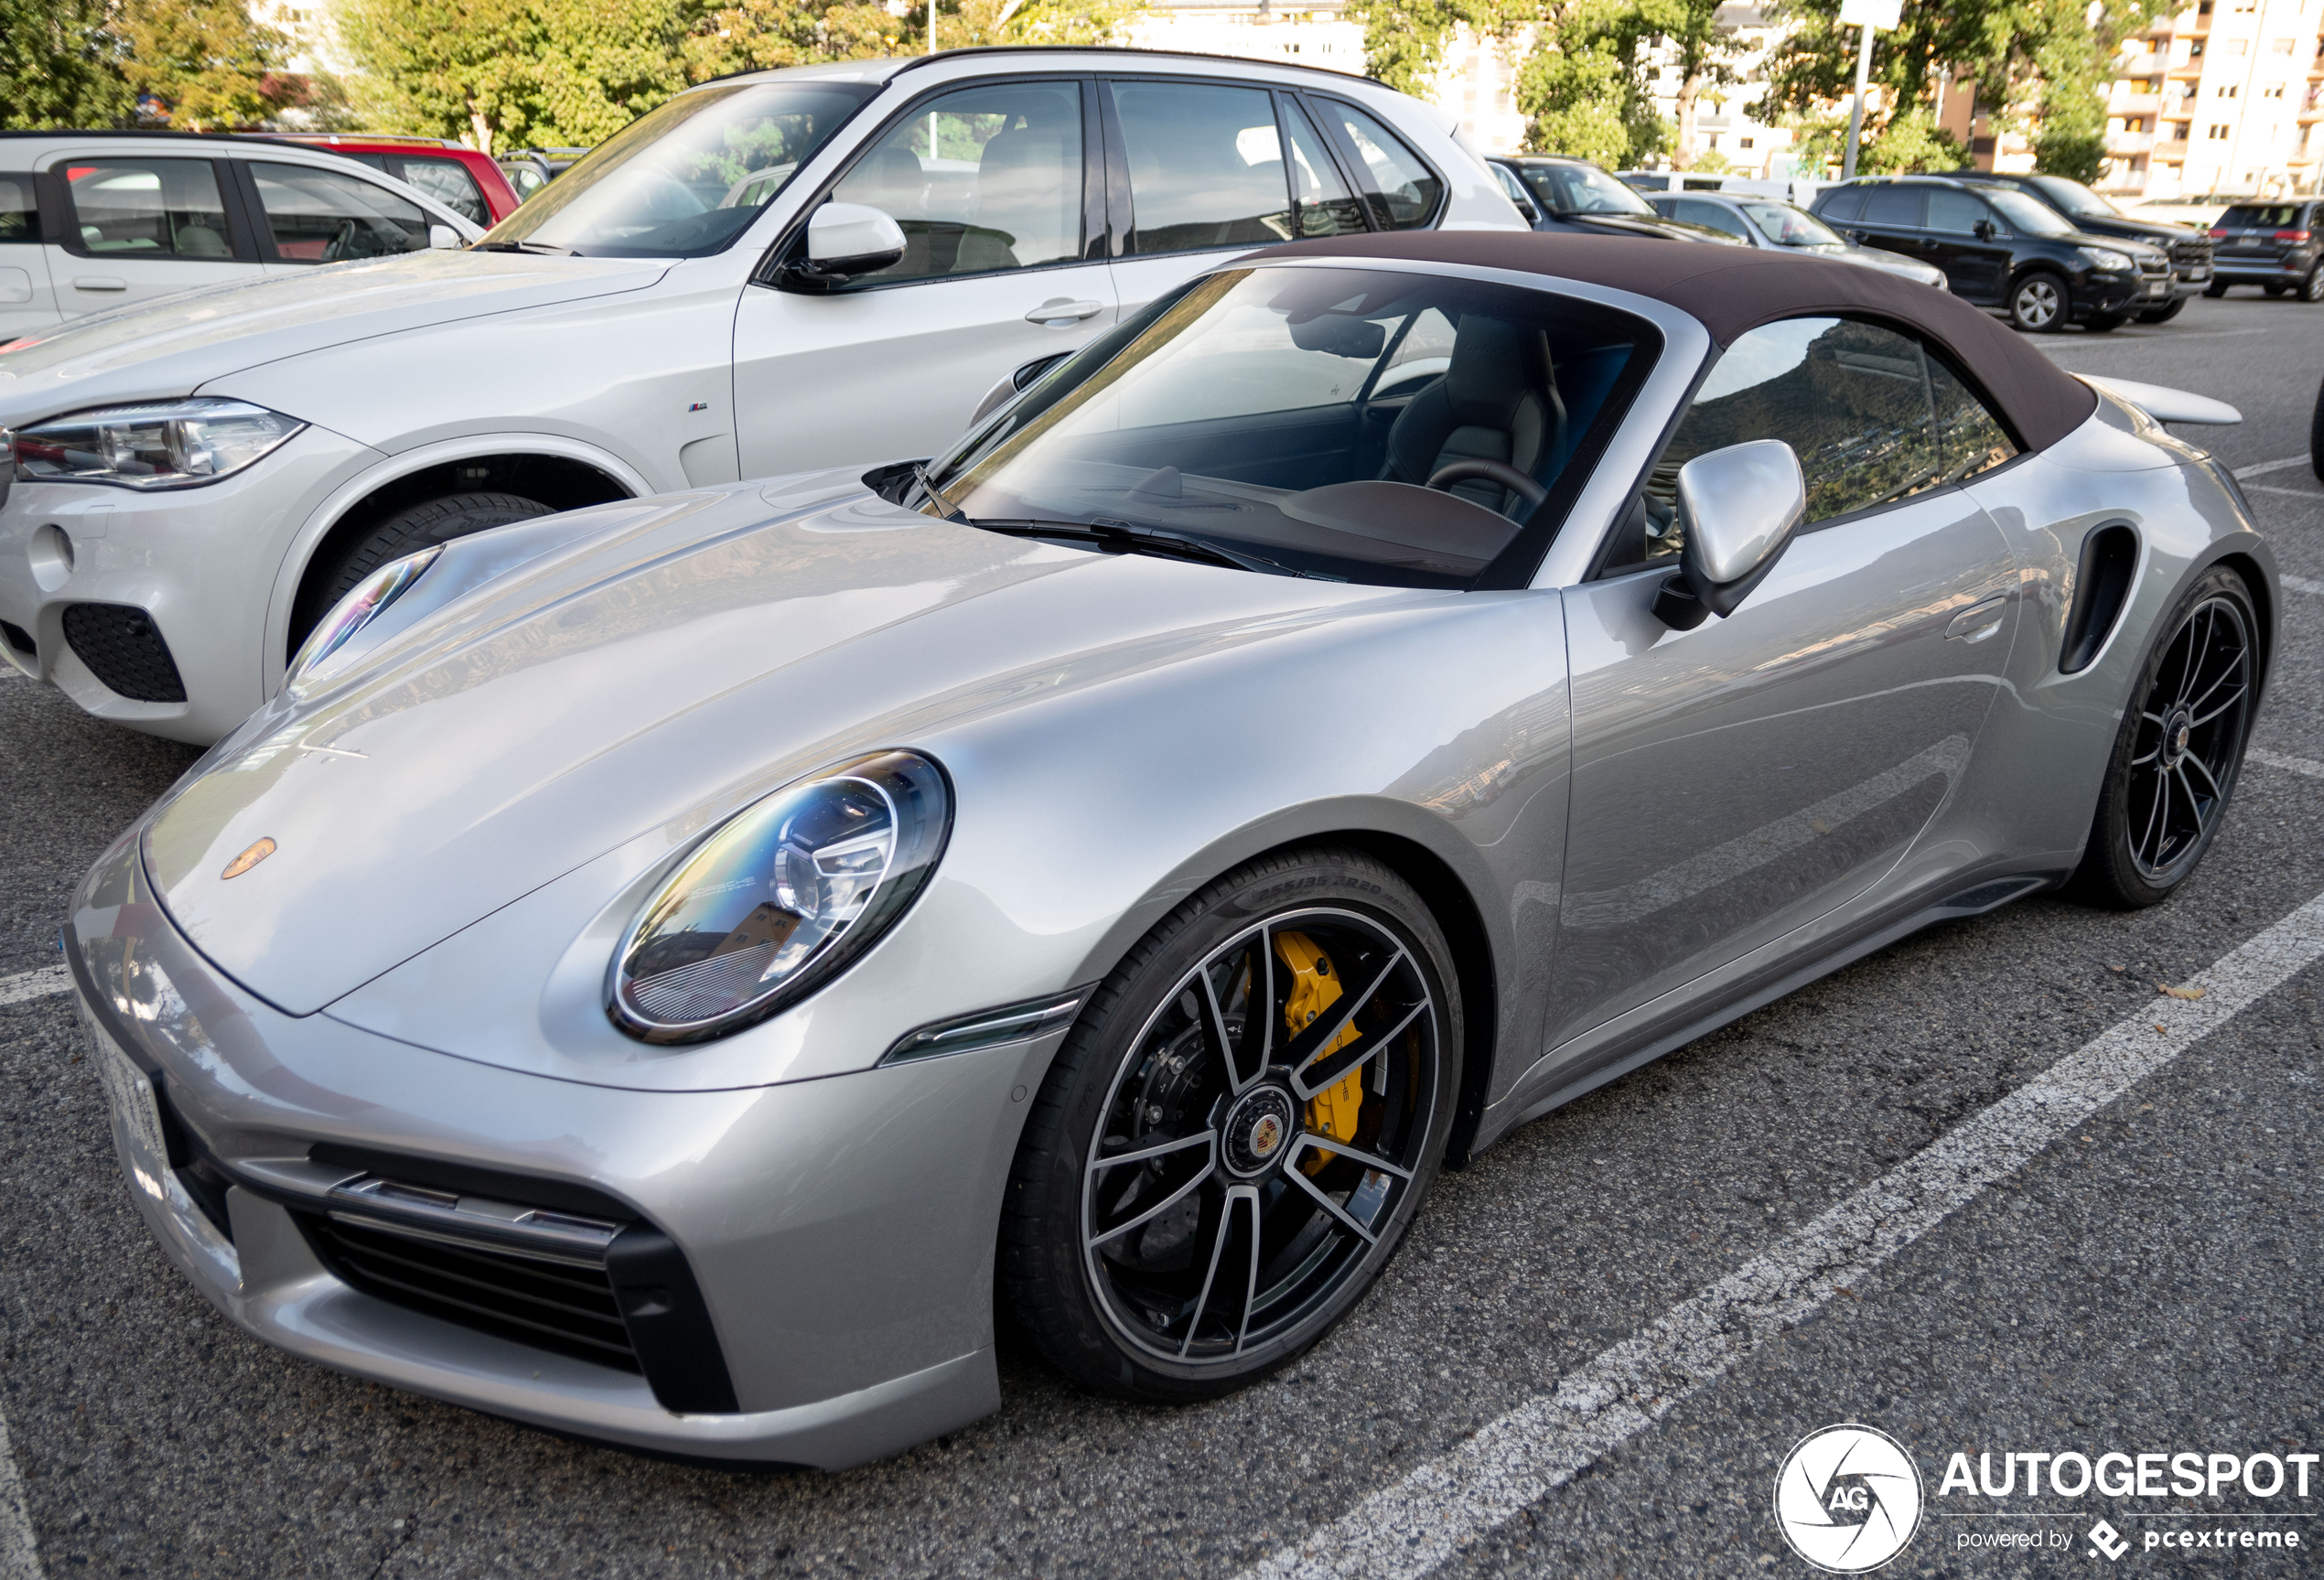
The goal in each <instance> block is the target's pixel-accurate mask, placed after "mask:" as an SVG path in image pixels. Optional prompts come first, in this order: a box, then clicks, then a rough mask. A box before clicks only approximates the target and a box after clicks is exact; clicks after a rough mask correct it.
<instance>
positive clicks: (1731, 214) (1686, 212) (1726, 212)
mask: <svg viewBox="0 0 2324 1580" xmlns="http://www.w3.org/2000/svg"><path fill="white" fill-rule="evenodd" d="M1678 217H1679V218H1680V219H1682V220H1686V221H1687V222H1688V223H1689V224H1694V225H1708V226H1709V227H1710V228H1711V229H1712V230H1714V231H1726V232H1727V234H1728V235H1730V236H1736V237H1740V238H1741V239H1742V240H1744V241H1746V242H1748V241H1749V240H1750V239H1751V234H1750V232H1749V231H1746V230H1744V229H1743V217H1742V216H1741V215H1740V214H1738V213H1737V212H1735V210H1732V209H1728V208H1726V207H1724V206H1722V205H1720V204H1717V203H1705V202H1704V201H1703V200H1702V199H1700V198H1695V199H1686V198H1682V199H1679V204H1678Z"/></svg>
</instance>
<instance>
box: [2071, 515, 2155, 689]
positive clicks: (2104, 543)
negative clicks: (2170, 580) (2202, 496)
mask: <svg viewBox="0 0 2324 1580" xmlns="http://www.w3.org/2000/svg"><path fill="white" fill-rule="evenodd" d="M2137 565H2138V534H2137V533H2136V532H2132V531H2131V530H2130V529H2129V528H2128V527H2126V526H2124V525H2122V524H2121V523H2120V522H2116V523H2115V524H2114V525H2113V526H2107V527H2100V528H2099V529H2098V530H2097V531H2096V532H2092V533H2091V534H2090V535H2089V536H2088V537H2086V538H2084V539H2083V540H2082V564H2081V565H2080V566H2079V567H2078V568H2077V569H2076V570H2075V572H2074V602H2073V607H2071V608H2070V609H2068V610H2067V611H2066V636H2065V640H2064V641H2063V643H2061V644H2060V648H2059V652H2058V672H2060V674H2069V675H2071V674H2074V673H2077V672H2080V671H2082V670H2086V669H2088V668H2089V667H2090V661H2091V660H2093V659H2094V658H2096V657H2097V656H2098V650H2099V649H2100V648H2103V647H2104V646H2105V645H2106V638H2107V637H2108V636H2109V635H2111V634H2112V633H2113V631H2114V622H2115V621H2116V620H2117V619H2119V618H2121V617H2122V612H2123V605H2124V604H2125V603H2126V602H2128V601H2129V598H2130V577H2131V573H2132V572H2133V571H2134V570H2136V568H2137Z"/></svg>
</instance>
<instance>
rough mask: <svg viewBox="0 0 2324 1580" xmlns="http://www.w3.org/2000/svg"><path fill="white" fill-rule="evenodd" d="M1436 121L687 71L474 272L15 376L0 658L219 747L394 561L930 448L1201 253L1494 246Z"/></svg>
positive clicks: (226, 319)
mask: <svg viewBox="0 0 2324 1580" xmlns="http://www.w3.org/2000/svg"><path fill="white" fill-rule="evenodd" d="M1101 126H1104V127H1108V128H1111V130H1110V131H1109V132H1107V133H1105V134H1101V133H1100V132H1099V130H1098V128H1099V127H1101ZM1455 130H1456V123H1455V122H1454V121H1453V119H1452V118H1451V117H1450V116H1449V115H1447V113H1444V112H1443V111H1440V110H1437V109H1435V108H1434V107H1432V106H1430V105H1427V104H1426V103H1423V102H1421V101H1419V100H1417V99H1412V98H1408V97H1406V96H1404V95H1403V94H1400V93H1396V92H1393V91H1391V90H1389V89H1386V88H1383V87H1381V86H1380V85H1378V84H1377V83H1372V82H1368V81H1364V80H1362V79H1361V78H1355V77H1350V76H1348V75H1346V74H1345V73H1341V72H1335V71H1324V70H1307V69H1302V68H1298V67H1292V66H1275V65H1260V64H1256V63H1254V62H1252V61H1248V60H1234V61H1225V60H1210V59H1202V58H1199V57H1186V56H1178V55H1167V54H1159V53H1142V52H1139V51H1136V50H1119V49H1101V50H1081V51H1076V50H1065V49H1053V48H1041V49H980V50H963V51H958V52H955V53H952V54H947V55H935V56H923V57H920V58H917V59H904V60H866V61H857V62H850V63H846V64H840V65H830V66H813V67H804V68H800V69H797V70H787V71H777V72H764V73H759V74H756V75H752V76H748V77H739V78H730V79H727V80H726V81H718V82H713V83H706V84H705V85H703V86H702V87H700V88H696V89H693V90H690V91H687V92H684V93H682V94H679V95H678V96H677V97H676V98H674V99H672V100H671V101H670V102H667V103H665V104H662V106H660V107H659V108H657V109H655V110H653V111H651V112H650V113H647V114H645V115H643V116H640V118H639V119H638V120H636V121H635V122H632V123H631V124H629V126H628V127H626V128H624V129H623V130H622V131H621V132H620V133H619V134H618V135H616V136H615V137H613V138H612V139H611V140H609V141H608V143H606V145H604V146H602V147H600V148H598V149H597V150H595V151H594V152H592V153H591V154H590V155H589V156H588V157H587V158H586V159H584V160H583V161H582V162H581V163H580V164H578V165H576V167H574V168H573V169H572V170H570V171H568V172H567V173H566V174H565V175H564V176H562V177H558V178H557V180H556V181H554V183H552V184H551V185H550V186H549V187H547V188H543V191H542V192H541V193H540V195H539V196H537V197H535V198H534V199H533V200H532V201H531V202H528V203H526V204H524V205H523V206H522V207H521V208H519V209H518V210H517V211H516V212H515V213H514V214H512V215H511V216H510V217H509V218H508V219H506V220H502V221H501V222H500V224H499V225H498V226H496V227H495V228H494V229H493V231H491V233H490V235H489V236H487V237H486V238H485V239H484V240H483V241H482V242H480V243H479V245H478V246H477V247H475V248H474V249H473V250H469V251H464V252H457V253H431V254H429V255H427V256H425V257H416V258H390V259H381V260H377V261H375V262H373V263H367V264H363V265H360V266H358V267H355V268H351V269H341V270H335V271H332V272H331V273H330V274H328V275H316V274H306V275H303V276H299V275H298V272H297V271H295V270H287V269H285V270H278V271H277V273H278V274H282V275H283V276H284V277H281V278H277V279H273V280H267V281H263V282H260V283H256V284H253V285H245V286H242V287H240V288H238V289H221V290H217V291H212V292H210V293H207V294H205V295H203V296H199V297H195V298H189V299H181V300H179V301H178V302H175V303H171V304H167V305H157V306H153V307H150V308H148V309H146V310H145V311H144V312H142V313H126V314H117V315H113V316H112V317H111V318H110V319H109V321H107V322H106V323H105V324H104V325H102V327H99V328H91V329H90V330H89V331H87V332H85V333H77V332H75V331H73V330H70V329H66V330H62V331H60V332H57V333H55V334H53V335H52V336H51V337H49V338H47V339H42V340H39V341H38V342H37V343H35V344H32V345H30V346H29V347H24V348H21V349H16V350H14V351H11V352H9V353H7V354H6V355H5V357H0V373H5V374H8V375H12V376H10V377H6V378H0V426H5V427H7V428H10V429H13V430H14V431H15V435H16V436H15V451H16V482H15V486H14V489H13V491H12V492H11V493H10V494H9V495H8V497H7V499H6V501H5V505H0V623H4V626H0V638H5V640H0V652H5V656H6V657H7V658H8V660H9V661H11V662H13V663H16V665H18V666H19V667H20V668H22V669H24V670H26V671H27V672H30V673H32V674H34V675H37V676H39V677H41V678H43V679H47V680H49V681H52V682H53V683H56V684H57V685H59V686H60V687H62V688H63V689H64V690H65V691H66V692H67V693H69V694H70V695H71V696H72V697H73V699H74V700H75V701H77V702H78V703H79V704H81V706H83V707H85V708H87V709H89V710H90V711H91V713H94V714H97V715H101V716H102V717H105V718H109V719H114V720H117V721H119V722H122V723H124V724H128V725H133V726H136V727H138V728H142V729H147V730H152V731H155V732H156V733H159V734H163V735H167V736H173V737H175V738H178V739H182V740H192V741H205V740H214V739H216V738H217V737H218V736H221V735H223V734H224V733H225V732H226V731H227V730H229V729H231V728H232V727H233V726H235V725H236V724H237V723H239V722H240V721H241V720H242V718H243V717H244V716H245V715H248V714H249V713H250V711H251V710H252V709H253V708H254V707H256V706H257V705H258V704H259V703H260V702H261V701H262V700H264V698H265V697H266V696H267V695H269V694H270V693H273V692H274V689H275V687H276V686H278V685H279V684H280V683H281V680H282V675H283V671H284V666H285V664H286V663H287V661H289V659H290V656H291V655H292V653H294V652H295V651H296V650H297V648H298V645H299V643H300V641H301V640H303V639H304V638H305V637H306V635H307V632H308V630H310V629H312V628H313V626H314V624H315V622H316V621H317V619H318V618H320V617H321V615H322V613H323V611H325V610H327V609H328V608H330V607H332V606H333V605H334V604H336V603H337V602H338V601H339V597H340V596H341V595H342V594H344V593H345V592H346V591H347V589H348V588H350V587H351V586H354V585H355V584H356V583H358V582H360V580H361V579H362V578H363V577H365V576H367V575H370V574H371V572H372V571H373V570H374V569H376V568H377V567H378V566H379V565H380V564H382V563H384V562H386V561H389V560H393V559H394V558H396V557H397V556H398V555H401V554H410V553H412V552H413V551H414V550H417V549H422V548H425V547H426V546H428V545H429V544H431V543H440V542H443V541H445V540H447V539H449V538H456V537H460V536H463V535H465V534H467V533H469V532H481V531H485V530H487V529H490V528H492V527H497V526H503V525H507V524H509V523H511V522H512V521H522V520H525V519H527V518H529V517H533V516H538V515H545V514H547V513H549V512H550V511H559V510H565V509H570V508H572V507H575V506H578V505H587V504H596V503H599V502H602V501H606V500H618V499H622V498H625V497H629V496H632V495H641V494H652V493H662V492H667V491H669V490H672V489H686V488H690V487H713V486H716V485H720V484H726V483H731V482H734V481H737V479H740V478H757V477H765V476H769V475H770V474H774V473H779V472H789V471H796V470H798V469H799V468H802V467H807V466H835V465H840V464H843V463H846V462H852V461H863V462H870V461H875V460H883V459H888V458H891V457H896V456H898V455H905V456H909V455H923V456H924V455H928V454H931V453H932V452H933V451H934V449H935V448H936V446H939V445H941V444H942V443H943V442H944V441H945V440H947V439H949V438H951V437H952V435H955V434H957V433H958V432H960V430H961V429H962V428H963V426H964V425H966V424H967V422H968V420H969V418H970V414H972V412H974V410H975V408H976V406H977V403H978V397H979V396H980V395H982V394H983V393H984V392H985V390H986V389H987V388H988V387H989V386H991V385H992V384H993V383H994V382H995V380H996V379H998V378H1001V377H1002V376H1004V375H1007V374H1009V373H1011V371H1012V370H1014V369H1016V368H1018V367H1020V366H1022V365H1025V364H1028V363H1031V362H1036V361H1040V360H1051V359H1054V358H1055V357H1056V355H1057V354H1058V353H1059V352H1060V351H1065V350H1071V349H1074V348H1076V347H1078V346H1080V345H1081V344H1083V343H1084V342H1086V341H1087V340H1089V339H1092V337H1094V336H1097V335H1100V334H1103V333H1104V332H1105V331H1106V330H1107V329H1109V328H1112V327H1113V326H1114V323H1115V322H1116V321H1117V320H1118V319H1119V318H1120V317H1122V316H1123V315H1124V314H1125V313H1134V312H1135V311H1136V310H1137V309H1138V308H1140V307H1142V306H1144V305H1145V304H1146V303H1147V302H1148V301H1150V300H1152V299H1153V298H1154V297H1155V296H1157V294H1158V293H1160V292H1162V291H1166V290H1168V289H1170V288H1171V287H1173V286H1176V285H1178V284H1179V283H1181V282H1182V281H1184V280H1186V279H1187V278H1188V277H1189V276H1190V275H1192V274H1196V273H1197V272H1199V271H1200V270H1202V269H1204V268H1206V267H1209V266H1210V264H1212V263H1215V262H1216V261H1217V260H1218V258H1219V256H1220V254H1221V253H1229V254H1232V253H1240V252H1247V251H1249V250H1250V249H1251V248H1253V247H1256V246H1264V245H1267V244H1269V243H1271V242H1281V241H1286V240H1290V239H1293V238H1296V237H1301V236H1334V235H1346V234H1355V233H1366V232H1370V231H1404V230H1418V229H1428V228H1432V227H1437V226H1447V227H1466V228H1481V229H1500V230H1506V231H1518V230H1520V229H1521V227H1522V221H1521V220H1519V219H1518V217H1517V215H1516V213H1515V211H1514V210H1512V209H1511V207H1510V205H1509V200H1508V199H1506V198H1504V197H1503V196H1502V195H1501V190H1500V188H1498V186H1496V185H1495V184H1494V182H1493V180H1492V178H1491V177H1489V176H1487V175H1486V173H1485V172H1484V171H1483V170H1482V169H1481V168H1480V167H1479V165H1478V162H1477V160H1476V159H1475V157H1474V156H1471V155H1470V154H1469V152H1468V150H1467V149H1466V148H1465V147H1464V146H1463V145H1461V144H1460V143H1458V141H1456V140H1455V135H1454V134H1455ZM220 146H222V145H218V144H214V143H207V142H206V143H205V144H204V145H203V147H204V149H205V151H206V152H213V153H214V151H215V150H216V149H217V148H218V147H220ZM256 146H259V147H264V148H267V149H270V150H271V151H272V153H273V155H274V156H276V157H280V158H288V157H290V156H292V155H293V153H294V152H296V156H297V157H299V158H301V159H305V160H309V161H328V162H329V163H330V166H331V167H332V168H333V169H334V170H339V171H346V172H348V173H349V175H348V177H346V178H350V179H351V178H352V177H356V176H362V177H371V173H370V172H366V171H357V170H355V169H354V167H350V166H348V165H346V164H345V163H344V162H343V161H340V160H339V159H338V158H337V157H336V156H331V155H327V154H321V153H317V152H313V151H309V150H305V149H300V150H296V151H294V150H290V149H288V148H286V147H285V146H284V145H256ZM202 168H204V169H207V168H208V166H203V167H202ZM371 178H373V179H377V180H382V181H384V180H385V179H386V177H371ZM293 276H297V277H293ZM1251 438H1252V443H1253V445H1254V446H1262V447H1264V446H1265V445H1267V444H1268V443H1270V442H1271V441H1270V440H1269V438H1268V435H1267V434H1266V432H1265V431H1264V425H1254V426H1253V432H1252V435H1251Z"/></svg>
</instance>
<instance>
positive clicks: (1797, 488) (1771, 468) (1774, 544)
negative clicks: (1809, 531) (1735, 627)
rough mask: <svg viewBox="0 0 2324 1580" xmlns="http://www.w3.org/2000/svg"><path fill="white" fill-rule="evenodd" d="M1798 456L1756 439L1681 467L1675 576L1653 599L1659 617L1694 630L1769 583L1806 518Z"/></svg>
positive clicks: (1730, 611) (1730, 610)
mask: <svg viewBox="0 0 2324 1580" xmlns="http://www.w3.org/2000/svg"><path fill="white" fill-rule="evenodd" d="M1807 508H1808V486H1807V478H1805V477H1803V476H1802V474H1801V471H1800V457H1798V456H1796V455H1794V454H1793V453H1792V451H1791V446H1789V445H1787V444H1785V443H1784V442H1783V441H1782V440H1781V439H1753V440H1751V441H1750V442H1749V443H1748V444H1741V445H1729V446H1727V448H1726V449H1724V450H1713V451H1712V452H1711V453H1710V454H1709V455H1707V456H1697V457H1695V458H1694V459H1693V460H1691V461H1689V462H1687V463H1686V465H1684V466H1683V467H1681V468H1679V469H1678V524H1679V531H1680V533H1681V535H1682V539H1683V546H1682V547H1681V548H1680V550H1679V569H1678V574H1677V575H1674V576H1672V577H1670V578H1669V579H1668V580H1667V581H1665V582H1663V584H1662V591H1661V592H1659V593H1657V594H1656V595H1655V597H1654V616H1655V618H1657V619H1659V620H1661V621H1662V623H1663V624H1664V625H1666V626H1669V627H1670V628H1672V629H1673V630H1682V631H1684V630H1692V629H1695V627H1696V626H1699V625H1701V624H1702V623H1703V618H1704V617H1705V615H1717V616H1719V617H1720V618H1726V617H1727V616H1728V615H1731V614H1733V613H1734V612H1735V610H1736V608H1737V607H1738V606H1739V605H1741V603H1742V602H1743V600H1744V598H1745V597H1748V595H1749V593H1750V591H1751V589H1752V588H1754V587H1756V586H1759V584H1760V583H1761V582H1763V581H1765V580H1766V579H1767V575H1768V573H1769V572H1770V571H1771V570H1773V569H1774V568H1775V562H1776V561H1777V560H1779V559H1781V558H1782V556H1783V551H1784V549H1785V548H1787V547H1788V546H1789V545H1790V544H1791V535H1792V533H1794V532H1797V531H1798V530H1799V526H1800V518H1801V517H1802V516H1804V515H1806V514H1807Z"/></svg>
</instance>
